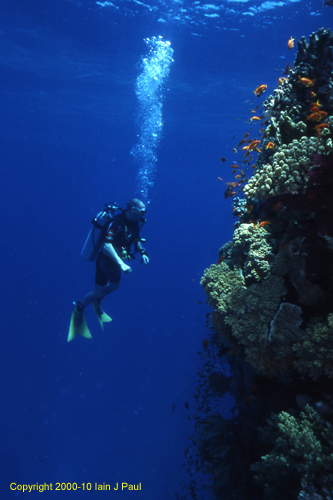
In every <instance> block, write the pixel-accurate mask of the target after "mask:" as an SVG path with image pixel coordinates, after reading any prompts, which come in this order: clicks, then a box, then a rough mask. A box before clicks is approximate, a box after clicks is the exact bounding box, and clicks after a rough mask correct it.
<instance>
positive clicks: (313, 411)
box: [196, 29, 333, 500]
mask: <svg viewBox="0 0 333 500" xmlns="http://www.w3.org/2000/svg"><path fill="white" fill-rule="evenodd" d="M262 87H265V86H262ZM261 90H262V89H261ZM261 90H260V92H261ZM257 91H258V92H257ZM257 91H256V94H257V95H259V90H258V89H257ZM262 106H263V112H264V119H263V122H262V128H261V137H260V140H256V139H251V138H248V139H247V140H244V141H242V142H243V143H245V144H246V146H244V147H243V149H244V151H245V153H244V154H245V157H244V164H243V167H242V168H243V169H244V170H245V167H248V160H247V158H248V155H249V154H252V156H254V155H255V156H256V159H255V160H254V161H255V163H254V164H253V165H252V166H253V168H254V170H253V173H252V175H251V176H250V177H249V178H248V179H245V173H244V171H243V170H242V176H240V175H238V176H237V179H235V182H233V183H229V184H228V186H229V187H228V190H227V192H226V196H231V195H232V196H234V200H233V201H234V215H235V216H236V217H237V222H236V223H235V228H234V234H233V240H232V241H231V242H229V243H227V244H226V245H224V246H223V247H222V248H221V249H220V250H219V260H218V264H217V265H212V266H211V267H210V268H209V269H207V270H206V271H205V273H204V276H203V278H202V281H201V284H202V286H203V287H204V289H205V292H206V294H207V301H208V303H209V304H210V305H211V306H212V307H213V308H214V312H213V313H212V314H211V324H212V326H213V328H214V334H213V335H212V338H211V339H210V346H209V347H208V345H206V348H207V357H208V358H209V349H213V348H215V350H216V349H217V350H218V352H219V355H220V356H225V357H226V360H227V362H228V363H229V366H230V369H231V382H230V381H228V383H229V387H230V390H231V392H232V394H233V396H234V398H235V409H234V416H233V418H232V419H225V418H223V417H222V416H221V415H220V414H219V413H218V412H215V413H210V414H208V415H207V416H206V417H204V418H199V419H198V420H197V424H196V430H197V448H198V455H199V461H200V463H201V466H202V467H203V468H204V470H205V471H206V472H207V473H208V474H210V475H211V478H212V481H211V488H212V490H213V492H214V496H215V498H218V499H223V500H229V499H236V500H247V499H248V500H252V499H255V500H261V499H269V500H275V499H276V500H280V499H281V500H282V499H286V498H287V499H288V500H289V499H290V500H293V499H295V500H298V499H308V500H309V499H313V500H314V499H316V500H322V499H331V498H333V427H332V425H333V142H332V137H333V34H332V32H331V31H330V30H325V29H320V30H319V31H318V32H316V33H313V34H312V35H311V36H310V39H309V43H307V42H306V39H305V38H304V37H303V38H302V39H301V41H300V42H298V52H297V57H296V61H295V64H294V68H292V69H289V68H288V70H287V76H286V77H285V78H281V80H280V83H279V86H278V88H277V89H276V90H274V92H273V94H272V95H270V96H269V97H268V98H267V100H266V101H265V102H264V103H263V105H262ZM246 135H247V136H248V135H249V134H246ZM235 170H236V169H235ZM240 177H241V178H240ZM230 189H231V190H233V192H232V193H230ZM220 383H221V386H223V384H225V381H224V382H223V381H221V382H220ZM206 384H207V386H209V384H210V379H207V381H206Z"/></svg>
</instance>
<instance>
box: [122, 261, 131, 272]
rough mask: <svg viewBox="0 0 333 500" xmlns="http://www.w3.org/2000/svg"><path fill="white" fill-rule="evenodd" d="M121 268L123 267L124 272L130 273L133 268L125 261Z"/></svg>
mask: <svg viewBox="0 0 333 500" xmlns="http://www.w3.org/2000/svg"><path fill="white" fill-rule="evenodd" d="M120 268H121V270H122V272H123V273H126V274H129V273H131V272H132V268H131V267H130V266H128V265H127V264H125V262H122V263H121V264H120Z"/></svg>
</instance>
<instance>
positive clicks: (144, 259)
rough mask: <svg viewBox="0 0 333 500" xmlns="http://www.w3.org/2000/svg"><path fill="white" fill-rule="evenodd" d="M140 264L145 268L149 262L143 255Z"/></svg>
mask: <svg viewBox="0 0 333 500" xmlns="http://www.w3.org/2000/svg"><path fill="white" fill-rule="evenodd" d="M141 262H142V264H144V265H145V266H146V265H147V264H148V262H149V257H148V255H145V254H143V255H142V257H141Z"/></svg>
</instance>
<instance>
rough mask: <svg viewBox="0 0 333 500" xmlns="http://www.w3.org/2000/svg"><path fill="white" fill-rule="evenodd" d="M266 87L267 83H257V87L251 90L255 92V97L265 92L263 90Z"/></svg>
mask: <svg viewBox="0 0 333 500" xmlns="http://www.w3.org/2000/svg"><path fill="white" fill-rule="evenodd" d="M266 89H267V85H259V87H257V88H256V89H255V90H254V91H253V92H254V93H255V95H256V96H257V97H259V96H261V94H263V93H264V92H265V90H266Z"/></svg>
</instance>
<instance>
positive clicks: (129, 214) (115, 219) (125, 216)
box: [67, 198, 149, 342]
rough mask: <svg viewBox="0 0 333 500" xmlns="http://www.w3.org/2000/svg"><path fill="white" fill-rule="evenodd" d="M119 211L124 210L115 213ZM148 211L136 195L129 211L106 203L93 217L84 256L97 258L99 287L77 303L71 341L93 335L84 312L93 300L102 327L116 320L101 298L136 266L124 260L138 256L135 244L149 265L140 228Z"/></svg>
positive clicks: (113, 288) (116, 286)
mask: <svg viewBox="0 0 333 500" xmlns="http://www.w3.org/2000/svg"><path fill="white" fill-rule="evenodd" d="M116 211H120V213H119V214H116V215H114V212H116ZM145 213H146V207H145V204H144V203H143V202H142V201H141V200H139V199H138V198H132V199H131V200H130V201H129V202H128V203H127V209H126V210H123V209H122V208H120V207H119V206H118V205H117V204H116V203H112V204H109V205H106V208H105V209H104V211H103V212H100V213H99V214H98V215H97V216H96V217H95V218H94V219H93V221H92V223H93V227H92V229H91V230H90V233H89V235H88V238H87V240H86V243H85V245H84V247H83V249H82V252H81V257H82V258H83V259H85V260H87V261H90V262H92V261H94V260H95V259H96V257H97V259H96V273H95V290H94V291H93V292H89V293H87V295H86V296H85V297H84V299H82V300H80V301H78V302H74V310H73V313H72V316H71V322H70V326H69V332H68V337H67V342H70V341H71V340H73V339H74V337H76V335H82V337H85V338H86V339H91V338H92V336H91V333H90V331H89V328H88V326H87V323H86V320H85V318H84V314H83V311H84V308H85V307H87V305H89V304H91V303H92V304H93V308H94V311H95V313H96V316H97V319H98V321H99V323H100V325H101V327H102V330H104V323H108V322H109V321H112V319H111V318H110V316H108V315H107V314H106V313H105V312H104V311H103V310H102V307H101V300H102V299H104V297H106V296H107V295H108V294H109V293H111V292H113V291H114V290H117V288H119V283H120V277H121V271H122V272H123V273H126V274H128V273H131V272H132V268H131V267H130V266H129V265H128V264H126V263H125V262H124V261H125V260H127V261H129V260H131V258H132V259H135V256H134V254H133V253H131V247H132V245H133V246H134V253H136V252H139V253H140V255H141V263H143V264H144V265H147V264H148V262H149V257H148V255H147V252H146V250H145V249H144V247H143V246H142V242H144V241H145V239H144V238H141V237H140V230H141V228H142V226H143V224H144V223H145V222H146V219H145V218H144V217H143V216H144V214H145Z"/></svg>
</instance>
